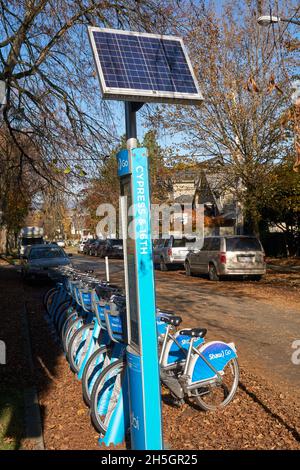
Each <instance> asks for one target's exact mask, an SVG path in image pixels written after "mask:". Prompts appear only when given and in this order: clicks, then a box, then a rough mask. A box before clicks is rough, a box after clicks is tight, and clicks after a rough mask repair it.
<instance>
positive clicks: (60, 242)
mask: <svg viewBox="0 0 300 470" xmlns="http://www.w3.org/2000/svg"><path fill="white" fill-rule="evenodd" d="M56 244H57V246H60V247H61V248H65V246H66V243H65V241H64V240H62V239H61V240H56Z"/></svg>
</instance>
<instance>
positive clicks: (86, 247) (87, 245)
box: [83, 238, 97, 255]
mask: <svg viewBox="0 0 300 470" xmlns="http://www.w3.org/2000/svg"><path fill="white" fill-rule="evenodd" d="M96 241H97V238H91V239H89V240H87V241H86V242H85V244H84V247H83V254H84V255H90V254H91V248H92V245H93V243H95V242H96Z"/></svg>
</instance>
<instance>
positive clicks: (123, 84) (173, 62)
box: [89, 27, 203, 450]
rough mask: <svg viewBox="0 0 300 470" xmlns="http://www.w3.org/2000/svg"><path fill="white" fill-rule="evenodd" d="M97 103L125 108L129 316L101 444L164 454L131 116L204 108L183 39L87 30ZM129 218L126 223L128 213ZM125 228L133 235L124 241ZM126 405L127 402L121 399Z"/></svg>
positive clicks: (142, 159)
mask: <svg viewBox="0 0 300 470" xmlns="http://www.w3.org/2000/svg"><path fill="white" fill-rule="evenodd" d="M89 38H90V43H91V46H92V50H93V55H94V59H95V62H96V67H97V72H98V76H99V81H100V86H101V91H102V96H103V99H110V100H122V101H124V102H125V118H126V137H127V150H122V151H121V152H119V154H118V155H117V158H118V176H119V177H120V185H121V206H122V207H121V212H122V226H123V228H124V229H123V239H124V241H123V243H124V268H125V285H126V311H127V329H128V331H127V334H128V346H127V350H126V355H127V366H128V367H127V368H126V375H127V379H128V380H127V379H126V380H123V386H122V393H121V394H120V398H119V403H118V405H117V406H116V409H115V411H114V414H113V416H112V419H111V420H110V424H109V428H108V431H107V433H106V435H105V438H104V439H103V440H102V442H104V443H105V444H106V445H109V444H111V443H113V444H118V443H120V442H122V441H123V440H124V437H125V430H126V429H128V427H129V425H130V431H131V446H132V448H133V449H144V450H147V449H153V450H159V449H163V435H162V418H161V392H160V373H159V361H158V348H157V332H156V305H155V285H154V268H153V261H152V239H151V222H150V214H151V209H150V188H149V169H148V157H147V149H146V148H138V147H137V131H136V113H137V111H138V110H139V109H140V108H141V107H142V106H143V104H144V103H151V102H152V103H153V102H155V103H170V104H186V105H193V104H198V105H199V104H200V103H201V102H202V101H203V98H202V95H201V92H200V90H199V87H198V84H197V81H196V78H195V75H194V72H193V69H192V65H191V62H190V60H189V57H188V54H187V51H186V50H185V47H184V44H183V41H182V39H181V38H178V37H172V36H161V35H154V34H147V33H135V32H128V31H119V30H113V29H102V28H96V27H89ZM132 205H133V207H134V209H133V213H132V214H131V215H130V216H129V217H128V220H127V214H128V208H129V207H131V206H132ZM128 221H130V224H129V225H130V227H131V233H129V234H128ZM128 398H129V403H127V400H128Z"/></svg>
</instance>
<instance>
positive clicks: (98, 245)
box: [91, 240, 106, 256]
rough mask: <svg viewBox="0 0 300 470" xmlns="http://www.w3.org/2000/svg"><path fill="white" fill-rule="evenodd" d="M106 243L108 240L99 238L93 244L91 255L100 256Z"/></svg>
mask: <svg viewBox="0 0 300 470" xmlns="http://www.w3.org/2000/svg"><path fill="white" fill-rule="evenodd" d="M105 244H106V240H97V241H96V242H95V243H93V244H92V246H91V255H92V256H100V255H101V253H102V249H103V247H104V245H105Z"/></svg>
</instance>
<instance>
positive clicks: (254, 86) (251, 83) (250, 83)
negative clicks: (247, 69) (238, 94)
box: [244, 75, 260, 93]
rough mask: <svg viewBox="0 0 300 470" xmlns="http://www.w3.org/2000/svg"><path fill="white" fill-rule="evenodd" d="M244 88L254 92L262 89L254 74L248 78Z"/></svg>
mask: <svg viewBox="0 0 300 470" xmlns="http://www.w3.org/2000/svg"><path fill="white" fill-rule="evenodd" d="M244 89H245V90H247V91H249V93H252V92H253V91H254V92H255V93H259V92H260V90H259V88H258V86H257V84H256V81H255V80H254V78H253V76H252V75H251V76H250V77H249V78H248V80H247V83H246V85H245V86H244Z"/></svg>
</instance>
